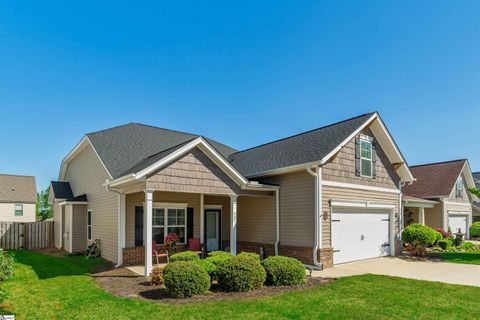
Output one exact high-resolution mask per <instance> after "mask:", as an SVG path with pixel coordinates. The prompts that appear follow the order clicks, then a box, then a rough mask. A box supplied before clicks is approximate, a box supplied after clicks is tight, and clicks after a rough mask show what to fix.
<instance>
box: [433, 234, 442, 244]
mask: <svg viewBox="0 0 480 320" xmlns="http://www.w3.org/2000/svg"><path fill="white" fill-rule="evenodd" d="M442 239H443V235H442V233H441V232H438V231H435V242H434V244H437V243H438V241H440V240H442Z"/></svg>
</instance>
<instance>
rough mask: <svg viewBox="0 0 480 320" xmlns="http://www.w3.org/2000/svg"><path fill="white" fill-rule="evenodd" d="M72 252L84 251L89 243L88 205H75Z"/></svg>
mask: <svg viewBox="0 0 480 320" xmlns="http://www.w3.org/2000/svg"><path fill="white" fill-rule="evenodd" d="M72 213H73V226H74V228H72V252H84V251H85V249H86V243H87V206H86V205H79V204H74V205H73V212H72Z"/></svg>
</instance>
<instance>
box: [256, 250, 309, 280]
mask: <svg viewBox="0 0 480 320" xmlns="http://www.w3.org/2000/svg"><path fill="white" fill-rule="evenodd" d="M262 266H263V267H264V268H265V272H266V273H267V281H266V283H267V284H268V285H272V286H291V285H296V284H302V283H305V266H304V265H303V263H301V262H300V261H298V260H297V259H294V258H290V257H283V256H277V257H268V258H267V259H265V260H263V262H262Z"/></svg>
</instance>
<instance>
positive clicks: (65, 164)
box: [58, 136, 113, 181]
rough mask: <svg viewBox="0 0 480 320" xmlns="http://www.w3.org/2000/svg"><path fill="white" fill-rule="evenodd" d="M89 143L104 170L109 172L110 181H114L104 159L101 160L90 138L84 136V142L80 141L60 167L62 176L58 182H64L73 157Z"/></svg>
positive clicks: (60, 175) (59, 176)
mask: <svg viewBox="0 0 480 320" xmlns="http://www.w3.org/2000/svg"><path fill="white" fill-rule="evenodd" d="M87 142H88V144H90V146H91V147H92V149H93V152H94V153H95V155H96V156H97V158H98V160H99V161H100V163H101V164H102V166H103V168H104V169H105V171H106V172H107V174H108V176H109V177H110V179H113V177H112V175H111V174H110V172H109V171H108V169H107V167H106V166H105V163H104V162H103V160H102V158H100V156H99V155H98V152H97V150H96V149H95V147H94V146H93V143H92V141H90V138H88V136H84V137H83V138H82V140H80V142H79V143H77V144H76V145H75V147H74V148H73V149H72V151H70V152H69V153H68V154H67V155H66V156H65V158H63V160H62V164H61V166H60V174H59V175H58V180H59V181H63V179H64V177H65V173H66V170H67V164H68V163H69V162H70V160H71V158H72V157H73V156H75V154H76V153H77V151H79V150H80V149H81V148H84V147H85V146H86V143H87Z"/></svg>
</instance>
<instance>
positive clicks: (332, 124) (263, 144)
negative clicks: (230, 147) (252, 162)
mask: <svg viewBox="0 0 480 320" xmlns="http://www.w3.org/2000/svg"><path fill="white" fill-rule="evenodd" d="M375 113H377V111H373V112H367V113H364V114H362V115H359V116H356V117H353V118H349V119H345V120H342V121H338V122H335V123H331V124H328V125H325V126H323V127H318V128H315V129H311V130H307V131H304V132H300V133H297V134H294V135H291V136H288V137H284V138H281V139H277V140H273V141H270V142H266V143H262V144H259V145H258V146H254V147H251V148H247V149H245V150H241V151H237V152H234V153H232V154H231V155H230V156H233V155H235V154H237V153H242V152H245V151H249V150H253V149H256V148H260V147H264V146H266V145H269V144H273V143H276V142H280V141H283V140H287V139H290V138H294V137H298V136H301V135H304V134H307V133H311V132H314V131H317V130H320V129H325V128H328V127H332V126H335V125H338V124H341V123H344V122H348V121H352V120H355V119H358V118H361V117H364V116H366V115H373V114H375Z"/></svg>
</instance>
